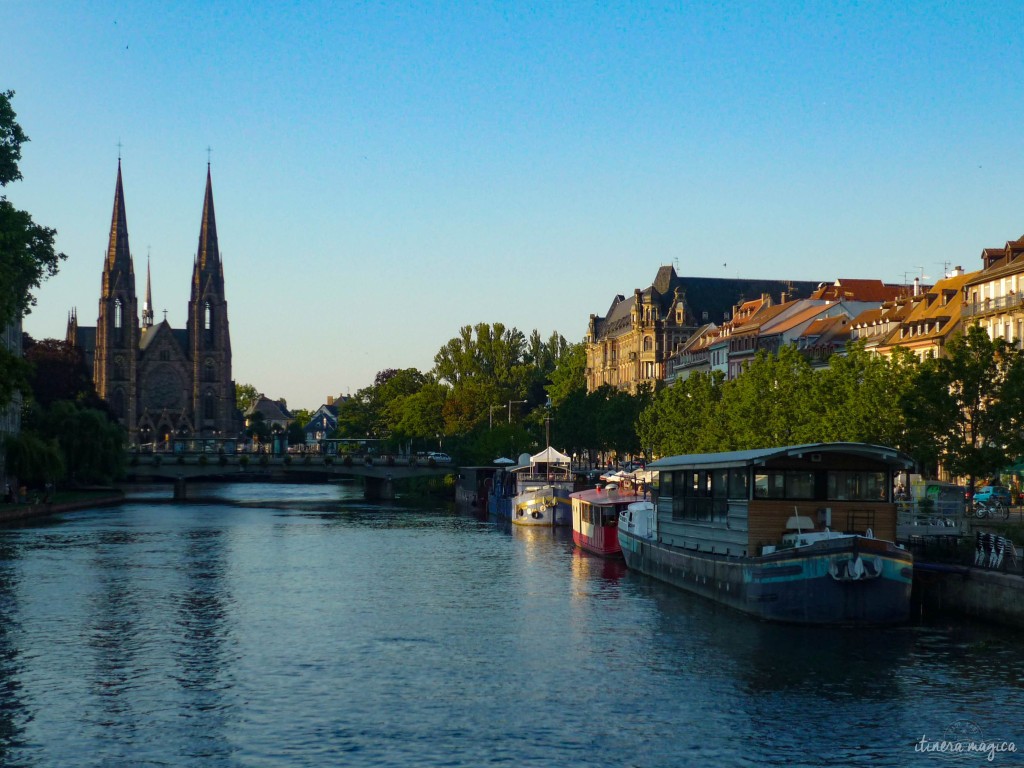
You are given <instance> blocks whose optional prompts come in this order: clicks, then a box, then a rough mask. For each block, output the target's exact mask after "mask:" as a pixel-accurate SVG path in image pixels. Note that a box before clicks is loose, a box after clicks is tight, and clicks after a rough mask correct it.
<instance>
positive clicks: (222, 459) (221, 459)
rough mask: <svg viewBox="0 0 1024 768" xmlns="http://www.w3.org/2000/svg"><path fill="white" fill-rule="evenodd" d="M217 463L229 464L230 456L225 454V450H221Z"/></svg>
mask: <svg viewBox="0 0 1024 768" xmlns="http://www.w3.org/2000/svg"><path fill="white" fill-rule="evenodd" d="M217 463H218V464H220V465H221V466H222V467H223V466H226V465H227V463H228V457H227V456H226V455H225V454H224V451H221V452H220V456H218V457H217Z"/></svg>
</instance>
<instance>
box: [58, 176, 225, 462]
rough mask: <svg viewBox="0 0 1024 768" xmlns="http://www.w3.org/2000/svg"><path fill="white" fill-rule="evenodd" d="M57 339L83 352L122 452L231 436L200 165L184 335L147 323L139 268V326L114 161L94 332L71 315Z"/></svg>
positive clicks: (220, 289)
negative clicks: (120, 433)
mask: <svg viewBox="0 0 1024 768" xmlns="http://www.w3.org/2000/svg"><path fill="white" fill-rule="evenodd" d="M67 340H68V341H69V342H70V343H72V344H74V345H76V346H77V347H79V348H80V349H82V351H83V352H84V353H85V359H86V362H87V363H88V364H91V366H92V375H93V382H94V384H95V385H96V391H97V393H98V394H99V396H100V397H102V398H103V399H104V400H105V401H106V403H107V404H108V405H109V406H110V409H111V411H112V412H113V413H114V414H115V415H116V416H117V418H118V419H119V420H120V422H121V424H122V425H123V426H124V427H125V429H126V431H127V433H128V442H129V444H130V445H146V444H155V445H157V446H166V445H167V444H168V443H169V442H170V440H171V439H172V438H181V437H186V438H229V437H235V436H237V435H238V433H239V431H240V430H241V418H240V416H239V414H238V411H237V408H236V406H235V383H234V381H233V380H232V378H231V335H230V332H229V328H228V304H227V299H226V298H225V294H224V268H223V265H222V263H221V259H220V249H219V245H218V241H217V221H216V216H215V213H214V207H213V184H212V181H211V176H210V169H209V166H207V169H206V195H205V198H204V200H203V214H202V221H201V223H200V228H199V247H198V249H197V251H196V256H195V261H194V263H193V266H192V287H191V295H190V298H189V303H188V320H187V324H186V327H185V328H184V329H176V328H172V327H171V326H170V324H169V323H168V322H167V320H166V318H165V319H164V320H163V321H161V322H160V323H155V322H154V318H153V299H152V285H151V284H150V276H149V265H148V264H147V266H146V296H145V300H144V303H143V305H142V314H141V321H140V315H139V310H138V297H137V295H136V291H135V267H134V263H133V259H132V254H131V248H130V246H129V242H128V217H127V214H126V211H125V202H124V188H123V185H122V181H121V163H120V161H118V166H117V187H116V189H115V191H114V211H113V216H112V217H111V222H110V240H109V243H108V246H107V254H106V258H105V259H104V263H103V277H102V283H101V292H100V301H99V315H98V317H97V319H96V325H95V327H87V326H80V325H79V324H78V313H77V311H75V310H73V311H72V313H71V315H70V316H69V318H68V330H67Z"/></svg>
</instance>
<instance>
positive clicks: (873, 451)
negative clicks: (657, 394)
mask: <svg viewBox="0 0 1024 768" xmlns="http://www.w3.org/2000/svg"><path fill="white" fill-rule="evenodd" d="M822 453H831V454H842V455H846V456H859V457H861V458H866V459H873V460H875V461H883V462H886V463H888V464H890V465H892V466H894V467H903V468H907V469H909V468H911V467H913V465H914V460H913V459H912V458H910V456H908V455H907V454H905V453H903V452H902V451H898V450H896V449H895V448H887V447H885V446H882V445H872V444H870V443H804V444H803V445H787V446H781V447H778V448H754V449H751V450H747V451H725V452H723V453H690V454H684V455H681V456H665V457H664V458H661V459H658V460H657V461H654V462H651V463H650V464H648V465H647V468H648V469H656V470H666V469H669V470H672V469H687V468H693V469H698V468H699V469H719V468H723V467H743V466H746V467H749V466H755V465H758V464H764V463H765V462H767V461H771V460H773V459H782V458H797V459H799V458H803V456H804V455H805V454H822ZM812 460H813V458H812Z"/></svg>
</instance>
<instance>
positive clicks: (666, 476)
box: [658, 472, 674, 496]
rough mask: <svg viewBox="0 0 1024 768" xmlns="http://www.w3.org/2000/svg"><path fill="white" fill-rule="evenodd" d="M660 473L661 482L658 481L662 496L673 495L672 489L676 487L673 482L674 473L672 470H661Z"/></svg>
mask: <svg viewBox="0 0 1024 768" xmlns="http://www.w3.org/2000/svg"><path fill="white" fill-rule="evenodd" d="M658 474H659V475H660V476H661V482H659V483H658V486H659V487H660V489H661V492H660V494H659V495H661V496H671V495H672V489H673V488H674V486H673V484H672V473H671V472H659V473H658Z"/></svg>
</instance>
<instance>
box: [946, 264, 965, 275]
mask: <svg viewBox="0 0 1024 768" xmlns="http://www.w3.org/2000/svg"><path fill="white" fill-rule="evenodd" d="M963 273H964V268H963V267H961V266H960V265H957V266H955V267H953V271H952V272H950V273H949V276H950V277H960V276H961V275H963Z"/></svg>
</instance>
